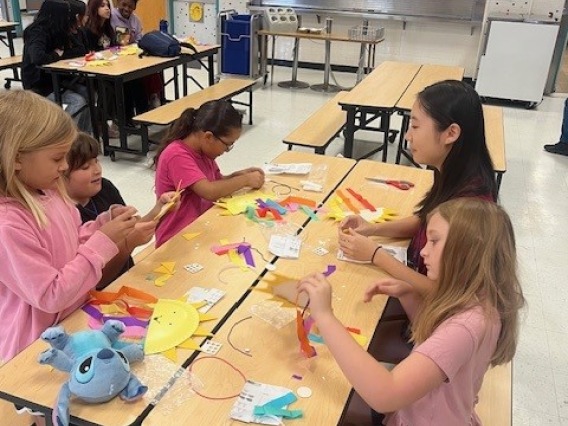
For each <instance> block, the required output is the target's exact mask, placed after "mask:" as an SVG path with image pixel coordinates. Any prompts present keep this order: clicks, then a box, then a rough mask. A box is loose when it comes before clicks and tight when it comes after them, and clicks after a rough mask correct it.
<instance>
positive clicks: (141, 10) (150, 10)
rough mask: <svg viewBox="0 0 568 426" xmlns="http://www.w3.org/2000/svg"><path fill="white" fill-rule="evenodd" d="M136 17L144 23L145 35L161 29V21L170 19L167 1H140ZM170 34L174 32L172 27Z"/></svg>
mask: <svg viewBox="0 0 568 426" xmlns="http://www.w3.org/2000/svg"><path fill="white" fill-rule="evenodd" d="M134 13H136V15H138V17H139V18H140V20H141V21H142V28H143V30H144V32H145V33H147V32H149V31H152V30H158V29H160V19H168V11H167V8H166V0H139V1H138V5H137V6H136V12H134ZM169 32H170V33H171V32H172V29H171V26H170V28H169Z"/></svg>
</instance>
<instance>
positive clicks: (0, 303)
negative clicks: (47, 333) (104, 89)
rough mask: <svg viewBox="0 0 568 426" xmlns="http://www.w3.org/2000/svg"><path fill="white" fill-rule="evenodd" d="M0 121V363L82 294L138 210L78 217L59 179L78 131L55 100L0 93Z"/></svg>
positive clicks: (60, 316) (130, 226) (68, 309)
mask: <svg viewBox="0 0 568 426" xmlns="http://www.w3.org/2000/svg"><path fill="white" fill-rule="evenodd" d="M30 117H33V122H32V121H30ZM0 123H2V125H1V126H0V241H1V242H2V244H0V271H2V273H1V274H0V365H1V364H2V363H4V362H7V361H9V360H10V359H11V358H13V357H14V356H16V355H17V354H18V353H19V352H20V351H22V350H23V349H24V348H25V347H26V346H28V345H29V344H30V343H32V342H33V341H34V340H36V339H38V338H39V336H40V334H41V333H42V332H43V331H44V330H45V329H46V328H48V327H50V326H53V325H55V324H57V323H58V322H59V321H60V320H61V319H63V318H64V317H65V316H67V315H68V314H70V313H71V312H73V311H74V310H75V309H77V308H78V307H79V306H81V305H82V304H83V303H84V302H85V301H86V299H87V293H88V292H89V290H91V289H93V288H94V287H95V286H96V284H97V283H98V282H99V280H100V278H101V275H102V269H103V266H104V265H105V264H106V263H107V262H108V261H109V260H110V259H111V258H112V257H113V256H115V255H116V254H117V252H118V248H117V244H122V242H123V240H124V239H125V237H126V236H127V234H128V233H130V232H131V231H132V230H133V227H134V224H135V223H136V218H135V216H134V213H135V212H136V211H135V209H134V208H133V207H126V206H120V207H116V208H114V209H113V210H112V218H111V214H110V213H104V214H101V215H100V216H98V217H97V219H96V220H95V221H92V222H88V223H86V224H85V225H82V224H81V218H80V216H79V212H78V211H77V209H76V208H75V206H74V205H73V204H72V203H71V201H70V200H69V199H68V197H67V196H66V193H65V189H64V186H63V180H62V173H63V172H64V171H65V170H66V169H67V161H66V158H65V156H66V154H67V151H68V150H69V148H70V147H71V144H72V142H73V141H74V140H75V138H76V136H77V130H76V127H75V125H74V124H73V121H72V119H71V117H70V116H69V115H67V114H66V113H65V112H64V111H63V110H62V109H61V108H60V107H58V106H57V105H56V104H54V103H53V102H50V101H48V100H47V99H45V98H43V97H41V96H39V95H36V94H34V93H32V92H28V91H7V92H4V93H0ZM151 226H153V225H151Z"/></svg>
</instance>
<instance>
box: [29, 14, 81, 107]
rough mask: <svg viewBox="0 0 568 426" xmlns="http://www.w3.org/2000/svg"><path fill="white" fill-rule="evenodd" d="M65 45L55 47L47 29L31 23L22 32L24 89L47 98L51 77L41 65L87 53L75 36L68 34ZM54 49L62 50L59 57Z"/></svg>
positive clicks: (51, 87)
mask: <svg viewBox="0 0 568 426" xmlns="http://www.w3.org/2000/svg"><path fill="white" fill-rule="evenodd" d="M67 40H68V41H67V43H66V44H65V45H63V46H57V45H56V44H57V43H56V41H55V40H53V36H52V35H51V34H50V32H49V31H48V29H47V28H44V27H43V26H40V25H34V24H33V23H32V24H31V25H30V26H29V27H27V28H26V29H25V30H24V54H23V59H22V83H23V86H24V89H27V90H33V91H34V92H36V93H38V94H40V95H42V96H47V95H49V94H50V93H51V92H53V85H52V83H51V75H49V74H48V73H47V72H45V71H44V70H43V69H42V68H41V67H42V65H46V64H50V63H52V62H56V61H58V60H60V59H71V58H76V57H79V56H83V55H85V54H86V53H87V51H86V49H85V46H84V45H83V43H82V42H81V40H80V38H79V37H77V35H73V34H70V35H69V36H68V38H67ZM55 49H61V50H63V55H62V56H61V57H60V56H59V55H58V54H57V53H56V52H55Z"/></svg>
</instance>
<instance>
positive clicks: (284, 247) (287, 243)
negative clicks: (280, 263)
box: [268, 235, 302, 259]
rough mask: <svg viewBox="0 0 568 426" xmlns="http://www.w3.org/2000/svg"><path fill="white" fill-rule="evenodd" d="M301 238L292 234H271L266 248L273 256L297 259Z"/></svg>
mask: <svg viewBox="0 0 568 426" xmlns="http://www.w3.org/2000/svg"><path fill="white" fill-rule="evenodd" d="M300 247H302V240H301V239H300V238H299V237H297V236H294V235H272V236H271V237H270V242H269V243H268V250H269V251H270V253H272V254H273V255H275V256H279V257H285V258H288V259H297V258H298V257H299V256H300Z"/></svg>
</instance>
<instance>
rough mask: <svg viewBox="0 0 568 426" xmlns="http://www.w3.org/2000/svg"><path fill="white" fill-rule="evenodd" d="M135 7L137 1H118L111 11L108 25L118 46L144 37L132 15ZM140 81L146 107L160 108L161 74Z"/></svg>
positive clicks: (162, 85) (162, 86)
mask: <svg viewBox="0 0 568 426" xmlns="http://www.w3.org/2000/svg"><path fill="white" fill-rule="evenodd" d="M137 5H138V0H119V1H118V3H117V6H116V7H115V8H113V9H112V11H111V16H110V23H111V26H112V28H113V29H114V32H115V33H116V37H117V41H118V44H119V45H121V46H125V45H127V44H132V43H138V42H139V41H140V39H141V38H142V36H143V35H144V31H143V29H142V22H141V21H140V18H138V16H136V14H135V13H134V11H135V10H136V6H137ZM142 81H143V84H144V90H145V92H146V97H147V101H148V106H149V107H150V106H151V107H154V108H156V107H158V106H160V105H161V101H160V98H161V94H162V91H163V90H164V83H163V78H162V74H161V73H157V74H152V75H149V76H146V77H143V78H142Z"/></svg>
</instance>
